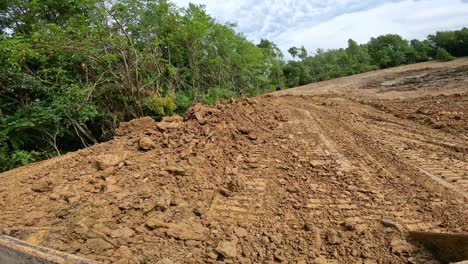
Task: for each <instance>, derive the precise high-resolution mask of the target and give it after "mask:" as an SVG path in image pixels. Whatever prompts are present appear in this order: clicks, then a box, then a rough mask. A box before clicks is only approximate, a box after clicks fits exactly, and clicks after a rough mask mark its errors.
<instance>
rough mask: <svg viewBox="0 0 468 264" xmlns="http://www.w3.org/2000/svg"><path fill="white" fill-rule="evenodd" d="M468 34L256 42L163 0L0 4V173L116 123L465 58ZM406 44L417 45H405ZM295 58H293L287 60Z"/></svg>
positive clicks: (87, 141)
mask: <svg viewBox="0 0 468 264" xmlns="http://www.w3.org/2000/svg"><path fill="white" fill-rule="evenodd" d="M467 31H468V29H466V28H464V29H462V30H460V31H453V32H438V33H437V34H436V35H433V36H429V37H428V40H425V41H417V40H414V41H411V42H410V43H408V42H407V41H406V40H403V39H402V38H401V37H399V36H396V35H386V36H381V37H378V38H376V39H371V41H370V42H369V43H367V44H365V45H359V44H357V43H356V42H354V41H352V40H350V41H349V43H348V44H349V45H348V48H346V49H339V50H328V51H324V50H318V51H317V53H316V54H314V55H309V54H308V52H307V51H306V50H305V49H304V48H291V49H290V50H289V52H290V53H291V56H293V57H294V60H292V61H288V62H286V61H285V60H284V57H283V54H282V52H281V50H280V49H279V48H278V47H277V45H276V44H275V43H273V42H271V41H269V40H266V39H262V40H261V41H260V43H258V44H254V43H252V42H251V41H249V40H247V38H246V37H245V36H243V35H242V34H240V33H238V32H236V31H235V25H234V24H230V23H226V24H221V23H218V22H217V21H216V20H215V19H214V18H213V17H211V16H210V15H208V14H207V13H206V11H205V9H204V7H203V6H201V5H194V4H190V5H189V6H188V7H186V8H179V7H177V6H175V5H174V4H172V3H171V2H169V1H167V0H120V1H109V0H41V1H37V0H4V1H2V2H0V171H2V170H8V169H11V168H14V167H17V166H20V165H24V164H27V163H29V162H33V161H36V160H41V159H46V158H50V157H54V156H58V155H61V154H63V153H66V152H68V151H73V150H77V149H79V148H82V147H87V146H89V145H92V144H95V143H97V142H101V141H105V140H108V139H110V138H111V137H112V135H113V131H114V130H115V128H116V127H117V126H118V125H119V123H120V122H122V121H128V120H130V119H133V118H138V117H142V116H147V115H149V116H153V117H154V118H156V119H159V118H162V117H163V116H166V115H170V114H173V113H180V114H182V113H184V112H185V111H186V109H187V108H188V107H189V106H190V105H192V104H193V103H194V102H203V103H207V104H212V103H215V102H216V101H217V100H219V99H222V98H230V97H233V96H239V95H245V96H251V95H257V94H260V93H264V92H267V91H271V90H272V89H273V88H274V87H275V86H276V85H278V84H281V85H285V86H289V87H292V86H296V85H301V84H307V83H310V82H314V81H320V80H326V79H330V78H335V77H339V76H345V75H351V74H355V73H359V72H364V71H369V70H374V69H378V68H385V67H392V66H397V65H401V64H405V63H413V62H419V61H426V60H429V59H431V58H436V59H450V58H451V56H452V55H453V56H465V55H466V54H467V53H468V51H467V49H466V47H468V45H467V41H468V38H467V36H468V32H467ZM413 42H414V43H413ZM296 57H297V59H296Z"/></svg>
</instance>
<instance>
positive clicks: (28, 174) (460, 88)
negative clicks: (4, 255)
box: [0, 60, 468, 264]
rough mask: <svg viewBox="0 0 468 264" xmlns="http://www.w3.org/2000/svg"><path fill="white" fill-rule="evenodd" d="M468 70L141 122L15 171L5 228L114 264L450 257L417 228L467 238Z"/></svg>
mask: <svg viewBox="0 0 468 264" xmlns="http://www.w3.org/2000/svg"><path fill="white" fill-rule="evenodd" d="M467 64H468V61H467V60H464V61H463V60H462V61H456V62H451V63H446V64H440V63H433V64H421V65H419V66H415V65H412V66H408V67H407V68H399V69H392V71H390V70H387V71H383V72H374V73H371V74H374V75H373V76H374V77H376V76H378V78H377V77H376V78H371V77H370V75H361V77H359V76H352V77H350V78H349V79H341V80H338V81H334V82H335V85H336V87H337V88H335V90H333V91H332V90H329V89H331V88H330V87H331V86H330V85H331V84H330V82H326V83H322V85H323V87H327V88H326V89H324V90H323V91H321V92H317V91H314V90H311V89H314V88H313V87H318V86H320V84H314V85H313V86H311V87H308V88H307V87H302V88H298V89H296V90H289V91H282V92H280V93H277V94H275V95H281V94H285V93H292V94H314V93H317V94H316V95H314V96H312V95H301V96H298V95H284V96H271V95H270V96H265V97H260V98H255V99H249V100H241V101H237V102H236V101H233V102H226V103H222V104H218V105H216V106H213V107H212V108H209V107H204V106H201V105H196V106H194V107H193V108H192V109H191V110H190V111H189V113H187V115H186V116H185V117H184V118H183V119H182V118H180V117H171V118H167V119H165V120H164V121H163V122H161V123H156V122H154V121H153V120H151V119H149V118H144V119H139V120H134V121H132V122H130V123H128V124H124V125H123V126H122V127H121V128H120V129H119V131H118V132H117V136H116V138H115V139H114V140H112V141H110V142H107V143H104V144H100V145H96V146H94V147H91V148H89V149H85V150H81V151H78V152H76V153H70V154H68V155H64V156H62V157H60V158H57V159H52V160H48V161H44V162H41V163H37V164H32V165H30V166H26V167H23V168H19V169H16V170H12V171H10V172H6V173H3V174H0V180H1V183H2V185H0V208H2V210H1V211H0V228H1V230H2V231H1V232H5V233H8V234H10V235H13V236H16V237H19V238H22V239H25V240H27V241H29V242H31V243H35V244H39V245H42V246H47V247H51V248H54V249H58V250H62V251H66V252H70V253H73V254H77V255H80V256H84V257H88V258H91V259H95V260H99V261H102V262H104V263H121V264H123V263H215V262H226V263H428V262H430V263H438V262H437V261H435V260H433V257H432V256H431V255H430V254H429V253H428V252H427V251H425V250H424V249H423V248H421V247H419V246H415V245H413V244H411V243H410V241H408V239H407V231H410V230H419V231H446V232H468V143H467V142H468V141H467V140H466V139H467V137H468V120H467V117H466V111H467V108H468V105H467V103H468V99H467V98H468V97H467V96H468V94H467V86H466V82H467V80H468V74H465V73H466V72H465V68H464V67H466V66H465V65H467ZM422 71H423V72H424V73H423V74H422V73H421V72H422ZM447 76H449V77H447ZM402 78H403V79H402ZM353 80H354V81H353ZM415 80H416V81H415ZM421 80H422V81H421ZM331 82H332V83H333V81H331ZM340 82H341V83H346V86H340V85H339V83H340ZM353 83H354V84H353ZM405 85H406V86H405ZM340 87H346V91H347V92H348V94H347V95H342V94H341V93H343V91H344V90H341V88H340ZM389 87H391V89H388V88H389ZM399 87H400V88H401V89H397V88H399ZM318 89H321V88H318ZM447 91H448V92H447ZM441 93H442V94H445V95H440V94H441ZM418 94H419V96H423V97H418ZM396 98H399V99H396ZM431 261H432V262H431Z"/></svg>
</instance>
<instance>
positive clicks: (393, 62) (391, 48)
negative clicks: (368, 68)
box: [367, 34, 409, 68]
mask: <svg viewBox="0 0 468 264" xmlns="http://www.w3.org/2000/svg"><path fill="white" fill-rule="evenodd" d="M367 46H368V50H369V55H370V56H371V58H372V60H373V63H375V64H376V65H378V66H379V67H380V68H388V67H395V66H399V65H402V64H405V63H406V60H407V58H406V53H407V51H408V47H409V46H408V41H407V40H405V39H403V38H402V37H401V36H399V35H394V34H388V35H383V36H379V37H377V38H371V40H370V41H369V43H368V44H367Z"/></svg>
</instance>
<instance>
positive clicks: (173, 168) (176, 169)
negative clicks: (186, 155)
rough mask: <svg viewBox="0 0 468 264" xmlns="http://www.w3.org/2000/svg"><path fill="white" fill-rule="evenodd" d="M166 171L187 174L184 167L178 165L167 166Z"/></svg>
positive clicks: (181, 174) (179, 174) (178, 174)
mask: <svg viewBox="0 0 468 264" xmlns="http://www.w3.org/2000/svg"><path fill="white" fill-rule="evenodd" d="M166 171H167V172H169V173H171V174H173V175H176V176H184V175H185V174H186V171H185V169H184V168H181V167H177V166H167V167H166Z"/></svg>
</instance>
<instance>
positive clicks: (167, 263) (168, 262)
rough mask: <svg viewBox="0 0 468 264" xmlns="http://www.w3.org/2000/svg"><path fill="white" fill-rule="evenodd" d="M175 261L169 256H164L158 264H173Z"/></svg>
mask: <svg viewBox="0 0 468 264" xmlns="http://www.w3.org/2000/svg"><path fill="white" fill-rule="evenodd" d="M173 263H174V262H173V261H172V260H170V259H168V258H163V259H161V260H160V261H158V262H156V264H173Z"/></svg>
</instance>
